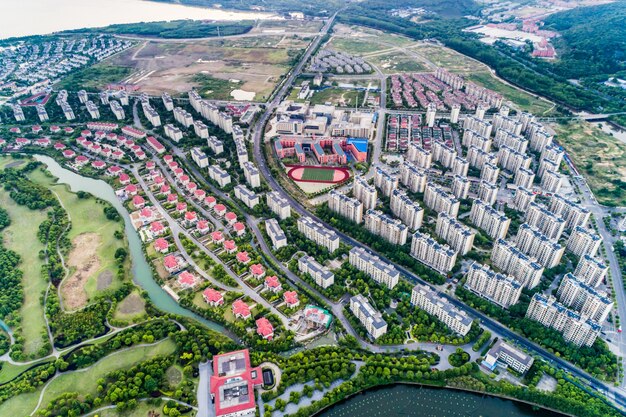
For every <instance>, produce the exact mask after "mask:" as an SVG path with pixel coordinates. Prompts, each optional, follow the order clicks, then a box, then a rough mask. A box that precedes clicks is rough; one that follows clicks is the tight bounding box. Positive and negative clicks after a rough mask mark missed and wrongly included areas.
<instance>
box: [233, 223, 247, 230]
mask: <svg viewBox="0 0 626 417" xmlns="http://www.w3.org/2000/svg"><path fill="white" fill-rule="evenodd" d="M233 229H235V231H236V232H243V231H244V230H246V226H245V225H244V224H243V223H241V222H237V223H235V224H234V225H233Z"/></svg>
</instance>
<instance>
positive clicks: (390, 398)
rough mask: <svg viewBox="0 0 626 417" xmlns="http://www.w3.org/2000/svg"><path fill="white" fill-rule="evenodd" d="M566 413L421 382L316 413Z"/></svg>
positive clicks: (352, 416) (339, 416)
mask: <svg viewBox="0 0 626 417" xmlns="http://www.w3.org/2000/svg"><path fill="white" fill-rule="evenodd" d="M364 416H367V417H396V416H397V417H530V416H536V417H539V416H541V417H565V415H564V414H560V413H555V412H552V411H548V410H544V409H540V410H534V409H533V407H532V406H530V405H528V404H525V403H520V402H516V401H511V400H506V399H502V398H497V397H490V396H487V395H480V394H475V393H472V392H466V391H456V390H450V389H446V388H433V387H424V386H419V385H403V384H398V385H393V386H387V387H381V388H374V389H371V390H367V391H364V392H363V393H361V394H357V395H355V396H353V397H350V398H348V399H346V400H344V401H342V402H340V403H338V404H336V405H334V406H332V407H331V408H328V409H326V410H324V411H322V412H321V413H319V414H317V415H316V417H364Z"/></svg>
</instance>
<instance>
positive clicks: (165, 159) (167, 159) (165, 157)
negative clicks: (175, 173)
mask: <svg viewBox="0 0 626 417" xmlns="http://www.w3.org/2000/svg"><path fill="white" fill-rule="evenodd" d="M163 160H164V161H165V162H170V161H173V160H174V157H173V156H172V155H170V154H167V155H164V156H163Z"/></svg>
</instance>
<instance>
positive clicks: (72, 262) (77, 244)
mask: <svg viewBox="0 0 626 417" xmlns="http://www.w3.org/2000/svg"><path fill="white" fill-rule="evenodd" d="M72 243H73V247H72V251H71V252H70V255H69V257H68V262H67V265H68V267H69V268H71V270H72V271H73V272H72V274H71V275H70V276H69V277H68V278H66V279H65V281H63V283H62V285H61V296H62V297H63V303H64V308H65V309H66V310H69V311H72V310H76V309H78V308H81V307H84V306H85V305H86V304H87V302H88V301H89V299H88V296H87V292H86V291H85V284H86V283H87V281H88V280H89V277H91V276H92V275H93V274H95V273H96V272H97V271H98V270H99V269H100V259H99V258H98V255H97V250H98V246H99V245H100V236H99V235H98V234H97V233H83V234H82V235H79V236H77V237H76V238H75V239H74V241H73V242H72ZM101 275H102V274H101Z"/></svg>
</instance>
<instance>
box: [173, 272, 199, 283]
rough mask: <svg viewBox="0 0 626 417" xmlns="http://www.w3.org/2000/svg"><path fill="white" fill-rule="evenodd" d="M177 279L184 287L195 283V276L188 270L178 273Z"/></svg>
mask: <svg viewBox="0 0 626 417" xmlns="http://www.w3.org/2000/svg"><path fill="white" fill-rule="evenodd" d="M177 281H178V283H179V284H180V285H183V286H185V287H193V286H194V285H195V283H196V277H194V276H193V274H192V273H190V272H188V271H183V272H181V273H180V275H178V279H177Z"/></svg>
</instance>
